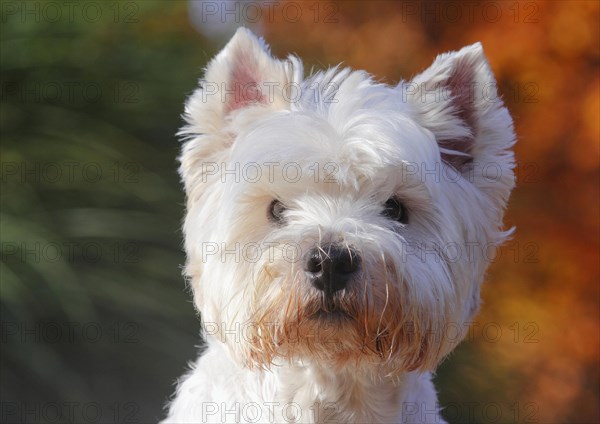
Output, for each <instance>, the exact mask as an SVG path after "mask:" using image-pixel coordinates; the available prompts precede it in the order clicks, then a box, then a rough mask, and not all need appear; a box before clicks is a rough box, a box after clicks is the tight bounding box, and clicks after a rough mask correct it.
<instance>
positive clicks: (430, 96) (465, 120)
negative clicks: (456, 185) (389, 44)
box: [402, 43, 515, 206]
mask: <svg viewBox="0 0 600 424" xmlns="http://www.w3.org/2000/svg"><path fill="white" fill-rule="evenodd" d="M402 88H403V90H404V94H405V95H406V96H407V98H408V101H409V103H410V104H411V106H412V110H413V113H414V117H415V119H416V120H417V121H418V122H419V123H420V124H421V125H422V126H423V127H425V128H427V129H428V130H430V131H431V132H432V133H433V135H434V136H435V139H436V141H437V143H438V146H439V148H440V154H441V158H442V160H443V161H444V162H446V163H447V164H449V165H451V166H452V167H454V168H455V169H457V170H458V171H459V172H463V173H464V172H472V173H473V176H474V177H473V182H474V183H475V184H476V185H477V186H479V187H480V188H482V190H484V191H487V192H489V194H490V195H492V197H493V198H495V199H497V200H498V203H499V205H498V206H500V204H501V203H502V202H505V201H506V200H507V198H508V194H509V193H510V189H512V187H513V185H514V175H513V172H512V169H513V166H514V155H513V153H512V151H511V150H510V149H511V147H512V145H513V144H514V142H515V134H514V130H513V124H512V119H511V117H510V115H509V113H508V110H507V109H506V108H505V107H504V104H503V102H502V100H501V98H500V96H499V95H498V90H497V87H496V81H495V79H494V75H493V74H492V71H491V70H490V66H489V64H488V62H487V59H486V58H485V55H484V53H483V48H482V46H481V44H480V43H476V44H473V45H471V46H468V47H464V48H463V49H461V50H459V51H458V52H450V53H445V54H442V55H440V56H438V57H437V58H436V60H435V61H434V62H433V64H432V65H431V66H430V67H429V68H428V69H426V70H425V71H424V72H422V73H421V74H419V75H417V76H416V77H415V78H414V79H413V80H412V81H411V82H410V83H405V84H404V85H403V86H402ZM484 168H485V169H487V171H488V173H489V172H492V171H493V172H494V178H486V177H489V175H487V176H486V175H484V176H482V175H481V171H482V169H484ZM496 174H497V175H496Z"/></svg>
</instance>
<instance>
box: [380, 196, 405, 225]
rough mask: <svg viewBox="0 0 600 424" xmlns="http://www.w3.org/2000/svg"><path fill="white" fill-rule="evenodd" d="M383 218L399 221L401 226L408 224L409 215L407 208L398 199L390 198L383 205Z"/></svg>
mask: <svg viewBox="0 0 600 424" xmlns="http://www.w3.org/2000/svg"><path fill="white" fill-rule="evenodd" d="M382 214H383V216H385V217H388V218H389V219H393V220H394V221H398V222H400V223H401V224H407V223H408V213H407V211H406V208H405V207H404V205H403V204H402V202H401V201H400V199H398V198H397V197H395V196H394V197H390V198H389V199H388V200H387V202H385V205H383V212H382Z"/></svg>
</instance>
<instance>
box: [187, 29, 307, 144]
mask: <svg viewBox="0 0 600 424" xmlns="http://www.w3.org/2000/svg"><path fill="white" fill-rule="evenodd" d="M297 62H298V61H297V60H293V59H290V60H285V61H282V60H278V59H275V58H273V57H272V56H271V53H270V52H269V47H268V46H267V45H266V44H265V42H264V41H263V39H262V38H259V37H257V36H256V35H254V34H253V33H252V32H251V31H250V30H248V29H246V28H243V27H242V28H239V29H238V30H237V31H236V33H235V35H234V36H233V37H232V38H231V40H230V41H229V42H228V43H227V45H226V46H225V47H224V48H223V50H221V52H219V54H218V55H217V56H216V57H215V58H214V59H212V60H211V61H210V62H209V64H208V66H207V67H206V72H205V74H204V78H202V79H201V80H200V88H198V89H197V90H196V91H195V92H194V94H193V95H192V96H191V97H190V98H189V100H188V101H187V103H186V106H185V118H186V121H187V122H188V126H187V127H186V128H184V130H183V131H182V134H183V135H186V134H192V135H198V134H211V133H217V132H219V131H220V130H222V129H223V127H224V126H225V124H226V122H227V119H228V118H229V117H230V115H231V114H232V113H234V112H236V111H239V110H242V109H246V108H249V107H254V106H261V107H266V108H271V109H282V108H285V107H287V105H288V102H287V101H286V97H285V93H284V90H285V89H286V88H287V89H289V87H290V85H291V84H290V83H292V82H294V81H293V78H294V75H295V74H294V71H296V75H297V74H298V71H297V70H296V69H294V66H296V67H297V66H299V63H297ZM301 72H302V71H301V70H300V73H301Z"/></svg>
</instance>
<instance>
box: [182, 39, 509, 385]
mask: <svg viewBox="0 0 600 424" xmlns="http://www.w3.org/2000/svg"><path fill="white" fill-rule="evenodd" d="M185 116H186V120H187V125H186V126H185V127H184V128H183V130H182V131H181V134H182V135H183V136H184V137H185V138H186V143H185V146H184V148H183V153H182V155H181V175H182V177H183V181H184V183H185V188H186V193H187V216H186V219H185V225H184V232H185V238H186V240H185V247H186V251H187V255H188V262H187V266H186V275H187V276H188V277H189V279H190V281H191V285H192V288H193V290H194V298H195V303H196V306H197V307H198V309H199V310H200V312H201V314H202V319H203V322H204V324H205V328H206V331H207V332H208V333H210V334H214V335H216V336H218V337H219V338H220V339H221V340H222V341H224V342H225V344H226V345H227V346H228V347H229V348H230V350H231V352H232V353H233V354H234V355H235V357H236V358H238V360H239V361H240V362H243V363H245V364H248V365H259V366H265V365H267V366H268V365H269V364H270V363H272V362H273V361H276V360H278V359H289V360H310V359H317V360H320V361H323V362H325V363H331V364H332V365H334V366H335V365H336V364H340V363H343V364H348V363H353V364H356V365H357V366H366V367H370V368H373V367H375V368H376V369H378V370H384V371H385V372H387V373H391V374H394V373H397V372H401V371H407V370H414V369H420V370H426V369H432V368H434V367H435V366H436V365H437V364H438V362H439V361H440V359H441V358H442V357H443V356H444V355H445V354H447V353H448V352H450V350H452V348H453V347H454V346H455V345H456V344H457V343H458V342H459V341H460V340H461V338H462V337H463V334H464V333H465V331H466V327H467V325H468V324H467V323H468V321H469V320H470V319H471V318H472V317H473V315H474V314H475V312H476V311H477V308H478V305H479V286H480V284H481V282H482V279H483V274H484V271H485V269H486V267H487V265H488V263H489V258H488V257H486V253H487V252H489V249H490V247H495V246H497V245H498V244H499V243H501V242H502V241H503V239H505V237H506V236H507V233H506V232H503V231H502V230H501V227H502V215H503V209H504V207H505V205H506V202H507V199H508V196H509V194H510V191H511V189H512V188H513V186H514V174H513V162H514V158H513V153H512V151H511V150H510V149H511V147H512V145H513V143H514V132H513V128H512V121H511V118H510V116H509V114H508V112H507V110H506V108H505V107H504V106H503V104H502V102H501V101H500V99H499V97H498V95H497V90H496V86H495V81H494V77H493V75H492V73H491V71H490V68H489V65H488V63H487V61H486V59H485V57H484V54H483V51H482V48H481V46H480V45H479V44H475V45H472V46H469V47H465V48H464V49H462V50H460V51H458V52H452V53H447V54H444V55H441V56H439V57H438V58H437V59H436V60H435V62H434V63H433V65H432V66H431V67H430V68H429V69H427V70H426V71H425V72H423V73H422V74H420V75H418V76H417V77H416V78H414V79H413V80H412V81H410V82H401V83H400V84H398V85H397V86H395V87H392V86H387V85H382V84H377V83H375V82H374V81H373V80H372V79H371V78H370V77H369V75H368V74H366V73H365V72H360V71H350V70H348V69H338V68H334V69H330V70H328V71H326V72H323V73H317V74H315V75H313V76H311V77H309V78H307V79H304V78H303V69H302V64H301V62H300V61H299V60H298V59H297V58H295V57H289V58H288V59H287V60H285V61H281V60H277V59H275V58H273V57H272V56H271V55H270V53H269V50H268V47H267V46H266V45H265V44H264V43H263V41H262V40H260V39H258V38H256V37H255V36H254V35H253V34H252V33H251V32H249V31H248V30H245V29H240V30H238V32H237V33H236V34H235V36H234V37H233V39H232V40H231V41H230V42H229V44H228V45H227V46H226V47H225V48H224V49H223V51H221V52H220V53H219V54H218V55H217V56H216V58H214V59H213V60H212V61H211V62H210V63H209V65H208V67H207V69H206V74H205V76H204V78H203V79H202V80H201V81H200V88H199V89H198V90H196V92H195V93H194V94H193V95H192V96H191V97H190V99H189V101H188V102H187V104H186V110H185ZM375 368H374V369H375Z"/></svg>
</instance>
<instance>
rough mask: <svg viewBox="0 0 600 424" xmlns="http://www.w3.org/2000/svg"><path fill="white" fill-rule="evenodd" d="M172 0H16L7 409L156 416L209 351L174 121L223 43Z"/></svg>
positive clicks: (6, 180)
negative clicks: (183, 227) (76, 4)
mask: <svg viewBox="0 0 600 424" xmlns="http://www.w3.org/2000/svg"><path fill="white" fill-rule="evenodd" d="M26 3H27V5H26V7H28V8H29V9H28V10H29V13H28V14H23V11H22V10H18V11H17V12H15V11H14V8H13V6H16V7H18V8H21V7H25V4H26ZM161 3H162V2H136V3H133V2H123V3H110V4H109V2H106V3H102V2H96V5H98V7H99V9H100V11H101V15H102V17H101V19H97V20H96V21H94V20H95V19H96V18H95V16H96V15H90V14H88V15H85V14H84V13H83V11H82V9H80V8H75V9H74V11H75V13H74V14H73V15H72V16H69V15H68V10H67V9H66V8H65V6H64V5H63V4H62V3H56V2H54V4H55V5H56V4H58V5H59V7H60V8H59V9H58V10H59V11H60V13H61V14H62V16H60V19H57V20H56V21H54V15H51V14H50V13H52V10H51V9H47V10H45V11H44V7H46V5H47V3H45V2H3V3H2V13H3V14H2V17H1V19H2V26H1V27H2V29H1V31H2V32H1V43H0V52H1V53H0V54H1V57H0V63H1V69H2V77H1V88H2V93H1V101H2V102H1V108H0V130H1V137H2V145H1V155H2V186H1V190H2V204H1V207H2V212H1V237H2V264H1V270H0V278H1V283H2V286H1V297H0V301H1V319H2V340H1V343H2V345H1V346H2V357H1V385H0V390H1V391H0V397H1V399H2V402H3V405H4V406H3V418H2V419H0V421H3V422H10V421H11V420H14V419H16V418H17V417H21V419H24V420H25V421H26V422H32V421H35V422H45V421H52V418H53V417H54V415H53V411H52V409H51V408H50V409H48V410H45V409H44V408H46V407H48V406H49V405H51V403H56V404H58V405H59V406H60V411H61V413H63V414H64V416H63V418H62V419H59V420H58V421H53V422H64V421H63V419H65V420H66V419H67V418H68V417H67V415H68V412H69V411H73V414H74V417H73V420H72V421H74V422H81V421H84V420H85V417H84V416H83V415H82V414H83V411H84V409H83V408H85V407H89V406H90V405H94V404H95V405H97V406H98V407H99V413H100V418H99V420H98V421H94V422H113V421H116V422H156V420H157V418H158V417H160V416H161V415H162V408H163V405H164V403H165V402H166V400H167V396H169V395H170V394H171V393H172V391H173V383H174V381H175V379H176V378H177V377H178V376H179V375H181V374H182V372H183V370H184V366H185V363H186V361H188V360H190V359H192V358H193V357H194V356H195V350H196V348H195V347H194V346H195V345H197V344H199V343H200V341H199V338H198V333H199V325H198V320H197V318H196V317H195V316H194V309H193V306H192V304H191V297H190V295H189V292H188V291H187V289H186V287H185V282H184V280H183V278H182V277H181V272H180V266H181V265H182V264H183V263H184V255H183V252H182V249H181V234H180V229H179V228H180V222H181V219H182V216H183V211H184V207H183V201H184V199H183V194H182V189H181V187H180V184H179V179H178V175H177V172H176V170H177V162H176V157H177V154H178V149H179V141H178V140H177V139H176V137H175V135H174V134H175V133H176V131H177V129H178V127H179V126H180V125H181V122H182V120H181V118H180V114H181V112H182V108H183V102H184V99H185V96H186V95H187V94H188V93H189V92H190V91H191V90H192V89H193V88H194V86H195V85H196V80H197V78H198V76H199V75H200V70H201V67H202V66H203V65H204V61H205V58H206V55H205V54H204V53H203V52H204V50H205V49H206V48H207V47H208V46H207V45H206V42H204V40H202V39H200V37H199V36H198V35H196V34H195V33H194V32H193V31H192V30H191V29H190V28H189V25H188V24H187V17H186V12H187V10H186V7H187V5H186V4H185V2H174V3H171V4H169V5H168V7H166V8H165V4H161ZM9 6H10V7H9ZM36 7H37V8H38V9H37V12H36ZM115 8H117V9H118V12H119V15H115V12H116V9H115ZM88 12H90V13H92V12H94V11H93V10H89V11H88ZM90 16H91V17H92V18H93V19H90ZM209 50H210V49H209ZM17 402H18V403H17ZM73 403H74V404H75V405H74V406H73V407H72V408H71V407H69V406H68V405H70V404H73ZM15 406H16V407H17V408H18V411H17V412H16V413H15V414H13V413H12V412H13V411H12V409H11V408H14V407H15ZM94 414H95V412H94V410H93V408H92V410H90V411H88V415H90V416H92V417H94V416H97V415H94ZM17 419H18V418H17ZM69 419H70V418H69ZM92 421H93V420H92Z"/></svg>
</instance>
